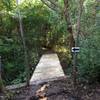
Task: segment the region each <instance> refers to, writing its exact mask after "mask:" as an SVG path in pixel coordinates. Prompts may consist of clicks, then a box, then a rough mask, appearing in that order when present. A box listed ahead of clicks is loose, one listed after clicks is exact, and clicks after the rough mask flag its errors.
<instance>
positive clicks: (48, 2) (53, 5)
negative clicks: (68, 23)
mask: <svg viewBox="0 0 100 100" xmlns="http://www.w3.org/2000/svg"><path fill="white" fill-rule="evenodd" d="M41 1H42V2H43V3H44V4H45V5H47V6H48V7H49V8H50V9H52V10H54V11H56V12H58V13H60V12H61V7H60V6H59V5H58V4H57V3H56V2H55V1H53V0H41Z"/></svg>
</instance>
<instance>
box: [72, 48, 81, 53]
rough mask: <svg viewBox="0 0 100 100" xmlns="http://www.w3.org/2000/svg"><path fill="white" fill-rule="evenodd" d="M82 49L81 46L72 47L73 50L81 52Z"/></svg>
mask: <svg viewBox="0 0 100 100" xmlns="http://www.w3.org/2000/svg"><path fill="white" fill-rule="evenodd" d="M79 51H80V47H72V52H74V53H75V52H79Z"/></svg>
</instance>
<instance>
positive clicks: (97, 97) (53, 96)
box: [7, 77, 100, 100]
mask: <svg viewBox="0 0 100 100" xmlns="http://www.w3.org/2000/svg"><path fill="white" fill-rule="evenodd" d="M11 92H12V93H13V97H12V99H9V100H100V85H97V86H96V85H84V84H80V85H78V88H77V89H76V90H73V85H72V80H71V79H70V78H69V77H68V78H65V77H62V78H59V79H58V80H55V81H52V82H44V83H41V84H39V85H32V86H30V87H23V88H20V89H16V90H13V91H11ZM7 100H8V99H7Z"/></svg>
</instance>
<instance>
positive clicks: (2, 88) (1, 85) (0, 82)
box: [0, 56, 4, 92]
mask: <svg viewBox="0 0 100 100" xmlns="http://www.w3.org/2000/svg"><path fill="white" fill-rule="evenodd" d="M0 92H4V85H3V81H2V77H1V56H0Z"/></svg>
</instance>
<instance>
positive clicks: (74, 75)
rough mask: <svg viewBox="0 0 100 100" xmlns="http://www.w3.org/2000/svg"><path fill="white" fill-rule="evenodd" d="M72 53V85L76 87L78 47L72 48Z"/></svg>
mask: <svg viewBox="0 0 100 100" xmlns="http://www.w3.org/2000/svg"><path fill="white" fill-rule="evenodd" d="M71 51H72V53H73V84H74V87H76V84H77V53H79V52H80V47H72V49H71Z"/></svg>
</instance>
